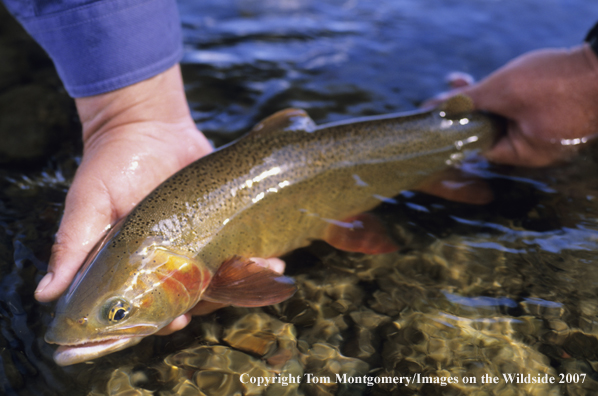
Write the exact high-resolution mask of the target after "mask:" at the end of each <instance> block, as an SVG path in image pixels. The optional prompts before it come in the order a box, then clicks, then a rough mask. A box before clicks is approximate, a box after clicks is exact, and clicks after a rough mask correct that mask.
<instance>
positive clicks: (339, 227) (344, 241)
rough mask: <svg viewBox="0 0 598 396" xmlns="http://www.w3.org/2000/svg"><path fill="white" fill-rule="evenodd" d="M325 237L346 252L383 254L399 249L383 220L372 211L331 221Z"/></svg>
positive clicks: (329, 242) (328, 241)
mask: <svg viewBox="0 0 598 396" xmlns="http://www.w3.org/2000/svg"><path fill="white" fill-rule="evenodd" d="M323 239H324V240H325V241H326V242H327V243H328V244H330V245H332V246H334V247H335V248H337V249H340V250H344V251H346V252H357V253H365V254H381V253H392V252H396V251H397V250H399V246H397V245H396V244H395V242H394V241H393V240H392V238H391V237H390V235H389V233H388V230H387V229H386V227H385V226H384V224H383V223H382V221H380V219H379V218H378V217H376V216H375V215H373V214H371V213H361V214H359V215H357V216H353V217H350V218H348V219H345V220H344V221H337V222H334V223H331V224H330V225H329V226H328V227H327V229H326V231H325V234H324V238H323Z"/></svg>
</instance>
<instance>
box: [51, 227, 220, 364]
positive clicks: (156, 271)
mask: <svg viewBox="0 0 598 396" xmlns="http://www.w3.org/2000/svg"><path fill="white" fill-rule="evenodd" d="M121 227H122V223H121V224H117V225H116V226H115V227H114V228H113V229H112V230H111V231H110V232H109V233H108V234H107V235H106V236H105V238H104V239H103V240H102V241H101V242H100V243H99V244H98V245H97V246H96V247H95V248H94V250H93V251H92V252H91V253H90V255H89V256H88V258H87V260H86V262H85V264H84V266H83V267H82V268H81V270H80V271H79V273H78V274H77V276H76V278H75V280H74V281H73V283H72V284H71V286H70V288H69V289H68V290H67V292H66V293H64V294H63V295H62V296H61V298H60V299H59V301H58V303H57V306H56V311H55V316H54V319H53V320H52V322H51V323H50V326H49V328H48V331H47V332H46V336H45V340H46V342H48V343H52V344H59V345H60V347H59V348H58V350H57V351H56V353H55V355H54V360H55V361H56V362H57V363H58V364H59V365H70V364H74V363H79V362H83V361H86V360H90V359H94V358H97V357H100V356H104V355H106V354H109V353H112V352H115V351H118V350H121V349H124V348H127V347H129V346H132V345H134V344H136V343H138V342H139V341H140V340H141V339H142V338H143V337H146V336H148V335H151V334H154V333H155V332H157V331H158V330H160V329H161V328H163V327H164V326H166V325H168V324H169V323H170V322H172V321H173V320H174V319H175V318H176V317H177V316H179V315H181V314H183V313H185V312H186V311H188V310H189V309H191V308H192V307H193V306H194V305H195V304H196V303H197V300H199V297H200V296H201V293H202V291H203V290H204V289H205V288H206V287H207V284H208V283H209V281H210V279H211V276H212V273H211V272H210V270H208V269H207V268H206V267H205V266H202V265H200V264H199V263H198V262H197V261H196V260H195V259H194V258H193V257H191V255H190V254H185V253H184V252H180V251H177V252H175V251H173V250H172V249H171V248H170V247H169V246H168V242H167V241H165V240H163V239H161V238H159V237H152V236H146V237H143V238H140V239H138V240H130V239H128V238H119V231H120V228H121Z"/></svg>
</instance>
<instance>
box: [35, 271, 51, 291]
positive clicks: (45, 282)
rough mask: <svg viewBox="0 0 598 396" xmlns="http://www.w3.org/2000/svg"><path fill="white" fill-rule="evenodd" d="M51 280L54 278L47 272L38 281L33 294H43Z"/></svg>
mask: <svg viewBox="0 0 598 396" xmlns="http://www.w3.org/2000/svg"><path fill="white" fill-rule="evenodd" d="M52 278H54V273H52V272H48V273H47V274H46V275H45V276H44V277H43V278H42V280H41V281H39V284H38V285H37V289H35V294H39V293H41V292H43V291H44V289H45V288H46V286H48V285H49V284H50V283H51V282H52Z"/></svg>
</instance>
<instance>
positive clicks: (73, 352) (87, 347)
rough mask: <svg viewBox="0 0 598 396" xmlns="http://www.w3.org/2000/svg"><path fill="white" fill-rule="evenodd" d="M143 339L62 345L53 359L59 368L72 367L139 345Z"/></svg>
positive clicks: (117, 339)
mask: <svg viewBox="0 0 598 396" xmlns="http://www.w3.org/2000/svg"><path fill="white" fill-rule="evenodd" d="M142 339H143V337H126V338H115V339H109V340H105V341H96V342H86V343H83V344H78V345H61V346H59V347H58V349H57V350H56V351H55V352H54V356H53V357H54V361H55V362H56V364H58V365H59V366H70V365H72V364H77V363H83V362H86V361H88V360H92V359H96V358H99V357H102V356H105V355H108V354H110V353H113V352H116V351H120V350H122V349H125V348H128V347H130V346H133V345H136V344H138V343H139V342H140V341H141V340H142Z"/></svg>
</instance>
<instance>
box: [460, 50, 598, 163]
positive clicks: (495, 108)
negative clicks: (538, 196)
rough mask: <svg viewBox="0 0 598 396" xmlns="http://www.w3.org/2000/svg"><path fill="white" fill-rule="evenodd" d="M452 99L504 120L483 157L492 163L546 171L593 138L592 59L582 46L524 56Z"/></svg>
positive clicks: (597, 72)
mask: <svg viewBox="0 0 598 396" xmlns="http://www.w3.org/2000/svg"><path fill="white" fill-rule="evenodd" d="M455 93H464V94H466V95H469V96H470V97H471V98H472V99H473V102H474V105H475V107H476V108H477V109H480V110H486V111H489V112H492V113H496V114H499V115H502V116H504V117H506V118H507V120H508V124H507V131H506V134H505V135H504V136H502V137H500V139H499V140H498V141H497V142H496V144H495V145H494V146H493V147H492V148H491V149H490V150H489V151H488V152H486V153H485V156H486V157H487V158H488V159H489V160H491V161H493V162H497V163H503V164H509V165H517V166H527V167H540V166H546V165H550V164H553V163H555V162H558V161H560V160H563V159H566V158H567V157H569V156H570V155H571V154H572V153H573V152H575V149H576V148H577V147H579V144H580V143H583V142H584V141H587V140H588V139H589V138H591V137H593V136H595V135H596V134H597V133H598V58H597V57H596V55H595V54H594V52H593V51H592V50H591V48H590V47H589V46H588V45H587V44H584V45H581V46H578V47H575V48H572V49H570V50H563V49H546V50H539V51H534V52H530V53H527V54H524V55H522V56H520V57H518V58H516V59H514V60H513V61H511V62H509V63H508V64H506V65H505V66H504V67H502V68H500V69H498V70H497V71H496V72H494V73H492V74H491V75H490V76H488V77H487V78H485V79H484V80H482V81H480V82H479V83H477V84H473V85H470V86H466V87H464V88H459V89H457V90H455V91H452V92H450V94H455Z"/></svg>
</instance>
